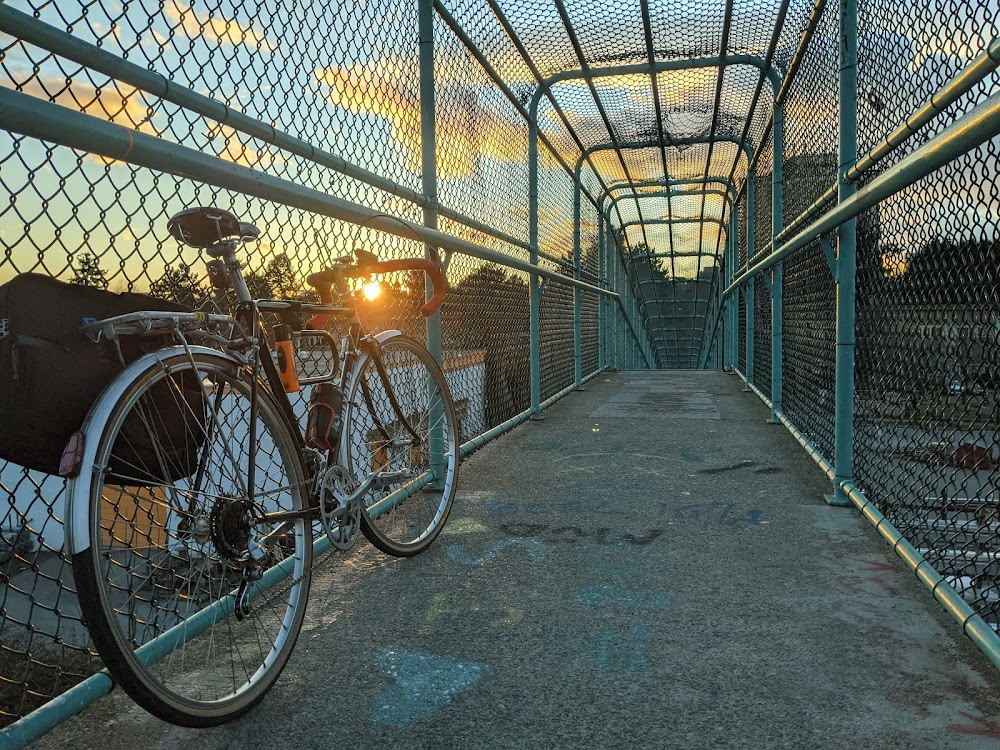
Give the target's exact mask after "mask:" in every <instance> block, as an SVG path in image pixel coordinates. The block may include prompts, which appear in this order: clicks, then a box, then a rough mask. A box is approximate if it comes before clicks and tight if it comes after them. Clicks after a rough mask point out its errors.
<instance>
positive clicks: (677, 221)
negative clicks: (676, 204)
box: [619, 216, 729, 238]
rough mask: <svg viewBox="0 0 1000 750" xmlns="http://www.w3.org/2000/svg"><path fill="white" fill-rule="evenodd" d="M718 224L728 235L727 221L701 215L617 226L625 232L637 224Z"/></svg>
mask: <svg viewBox="0 0 1000 750" xmlns="http://www.w3.org/2000/svg"><path fill="white" fill-rule="evenodd" d="M706 222H707V223H709V224H718V225H719V227H720V228H721V230H722V232H723V233H724V234H725V235H726V237H727V238H728V237H729V227H728V226H726V224H727V223H728V222H727V221H726V220H725V219H717V218H715V217H714V216H703V217H701V218H698V217H697V216H681V217H677V218H664V219H645V220H643V219H636V220H635V221H626V222H625V223H624V224H622V225H621V227H619V231H620V232H625V231H626V230H627V229H628V228H629V227H634V226H637V225H639V224H704V223H706Z"/></svg>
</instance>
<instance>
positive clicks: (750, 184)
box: [743, 174, 757, 387]
mask: <svg viewBox="0 0 1000 750" xmlns="http://www.w3.org/2000/svg"><path fill="white" fill-rule="evenodd" d="M755 177H756V175H753V174H750V175H748V176H747V264H748V265H749V263H750V259H752V258H753V256H754V243H755V241H756V236H755V235H756V233H757V223H756V212H757V206H756V197H757V196H756V191H757V188H756V185H755V181H754V178H755ZM755 301H756V299H755V297H754V285H753V279H750V283H748V284H747V290H746V295H745V298H744V300H743V304H744V305H745V306H746V311H747V321H746V339H747V340H746V366H745V373H746V381H747V387H750V386H751V385H753V358H754V345H753V344H754V341H753V336H754V306H755Z"/></svg>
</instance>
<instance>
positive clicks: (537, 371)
mask: <svg viewBox="0 0 1000 750" xmlns="http://www.w3.org/2000/svg"><path fill="white" fill-rule="evenodd" d="M574 184H576V185H579V184H580V181H579V180H576V182H575V183H574ZM528 233H529V237H528V243H529V244H530V245H531V253H530V255H529V258H528V260H529V262H530V263H531V264H532V265H538V125H537V124H535V123H534V122H532V123H530V124H529V133H528ZM528 286H529V294H530V298H529V308H530V309H529V312H528V346H529V349H530V361H531V364H530V381H531V382H530V386H529V387H530V391H531V409H532V412H533V415H534V419H535V420H542V419H544V417H543V416H542V407H541V400H542V363H541V301H542V289H541V284H539V281H538V277H537V276H536V275H535V274H531V275H530V276H529V277H528Z"/></svg>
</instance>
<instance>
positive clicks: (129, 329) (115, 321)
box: [83, 310, 236, 341]
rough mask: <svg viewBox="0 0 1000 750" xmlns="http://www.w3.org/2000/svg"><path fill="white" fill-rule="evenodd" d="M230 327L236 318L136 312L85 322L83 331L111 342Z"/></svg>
mask: <svg viewBox="0 0 1000 750" xmlns="http://www.w3.org/2000/svg"><path fill="white" fill-rule="evenodd" d="M234 325H236V319H235V318H233V317H232V316H230V315H215V314H209V313H202V312H168V311H164V310H140V311H139V312H131V313H126V314H125V315H116V316H114V317H113V318H104V319H102V320H95V321H93V322H92V323H86V324H85V325H84V326H83V331H84V333H86V334H87V336H88V337H90V338H91V339H92V340H94V341H102V340H110V341H113V340H115V339H116V338H118V337H119V336H135V335H139V334H143V333H151V332H153V331H159V330H163V329H169V330H172V331H174V330H181V331H188V330H193V329H210V328H216V327H219V326H234Z"/></svg>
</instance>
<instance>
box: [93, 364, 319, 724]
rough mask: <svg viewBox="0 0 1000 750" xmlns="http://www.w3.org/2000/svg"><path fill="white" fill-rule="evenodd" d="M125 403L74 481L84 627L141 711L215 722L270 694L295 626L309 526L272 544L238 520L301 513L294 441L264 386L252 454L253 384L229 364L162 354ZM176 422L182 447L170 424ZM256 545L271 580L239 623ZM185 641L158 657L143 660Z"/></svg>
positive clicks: (96, 433)
mask: <svg viewBox="0 0 1000 750" xmlns="http://www.w3.org/2000/svg"><path fill="white" fill-rule="evenodd" d="M193 386H201V388H200V393H201V398H200V399H198V398H197V397H195V398H193V399H192V398H191V396H190V392H191V389H192V387H193ZM185 388H187V389H188V392H187V393H185V391H184V389H185ZM122 393H123V395H122V396H121V397H120V398H119V399H118V401H117V403H115V404H114V406H113V407H112V408H111V409H110V410H105V411H104V413H106V414H107V416H106V417H95V416H94V414H93V413H92V416H91V417H90V419H91V423H89V424H88V425H87V428H86V430H87V436H88V438H89V439H94V440H99V441H100V442H99V444H98V448H97V452H96V457H95V460H94V463H93V466H91V467H83V471H81V473H80V476H79V477H78V478H77V479H76V480H74V481H86V482H89V483H90V492H89V495H88V497H89V500H90V507H89V509H88V510H89V549H85V550H83V551H80V552H77V553H76V554H75V555H74V556H73V574H74V578H75V580H76V584H77V590H78V594H79V598H80V606H81V609H82V611H83V616H84V620H85V622H86V623H87V627H88V629H89V631H90V635H91V637H92V638H93V641H94V644H95V645H96V647H97V650H98V653H99V654H100V656H101V658H102V660H103V661H104V663H105V665H106V666H107V668H108V670H109V671H110V672H111V675H112V677H113V678H114V679H115V681H116V682H117V683H118V684H120V685H121V686H122V687H123V688H124V689H125V691H126V692H127V693H128V694H129V695H130V696H131V697H132V698H133V699H134V700H135V701H136V703H138V704H139V705H140V706H142V707H143V708H144V709H146V710H147V711H149V712H150V713H152V714H154V715H155V716H158V717H159V718H161V719H164V720H166V721H169V722H171V723H174V724H179V725H182V726H189V727H209V726H215V725H218V724H222V723H225V722H227V721H230V720H232V719H235V718H236V717H238V716H240V715H241V714H243V713H245V712H246V711H248V710H249V709H250V708H252V707H253V706H254V705H255V704H256V703H257V702H258V701H260V700H261V699H262V698H263V697H264V695H265V694H266V693H267V691H268V690H269V689H270V687H271V686H272V685H273V684H274V681H275V680H276V679H277V678H278V676H279V675H280V673H281V671H282V669H283V668H284V666H285V664H286V662H287V660H288V658H289V656H290V655H291V652H292V650H293V648H294V645H295V640H296V638H297V636H298V633H299V630H300V628H301V626H302V621H303V617H304V615H305V609H306V602H307V599H308V591H309V582H310V571H311V566H312V552H313V549H312V538H311V524H309V523H308V522H306V521H304V520H301V519H300V520H295V521H291V522H286V523H285V524H282V525H281V526H280V527H277V531H275V536H274V539H273V540H271V542H267V540H265V539H264V538H263V534H264V533H266V532H267V531H268V529H266V528H264V527H262V526H259V525H257V526H255V525H253V524H252V523H250V521H249V520H248V519H250V518H251V517H252V513H253V512H254V511H255V510H266V511H276V510H300V509H302V508H304V507H305V506H306V503H307V497H306V491H305V490H304V487H305V481H304V477H303V469H302V466H301V460H300V456H299V452H298V445H297V442H296V441H295V439H294V437H293V436H292V435H290V434H289V432H288V428H287V427H286V425H285V422H284V421H283V418H282V415H281V413H280V411H279V406H278V405H277V404H276V403H275V401H274V400H273V397H272V396H271V395H270V394H269V393H268V392H267V391H266V390H264V389H263V387H262V386H261V387H259V388H258V391H257V417H256V420H255V422H256V432H257V434H256V440H255V443H256V444H255V445H250V440H249V438H250V409H249V402H250V377H249V374H248V372H247V370H246V368H245V367H241V366H239V365H238V364H237V363H236V362H235V361H233V360H231V359H229V358H228V357H224V356H221V355H213V354H210V353H205V352H194V353H191V358H190V359H189V356H188V354H186V353H181V354H173V355H166V356H164V357H162V358H160V359H158V360H156V361H154V362H152V363H151V364H150V366H149V367H148V368H146V369H144V370H143V371H142V372H140V373H139V374H138V375H137V376H135V377H134V379H133V380H132V381H131V383H129V385H128V386H127V387H126V388H125V389H124V390H123V391H122ZM168 396H169V397H168ZM192 402H193V404H194V405H192ZM178 414H180V415H181V417H180V418H181V420H182V422H183V425H184V437H183V438H178V437H177V435H176V431H175V433H174V434H171V433H170V430H169V429H168V428H167V427H165V425H170V424H176V423H177V422H176V419H177V417H178ZM199 415H200V416H199ZM95 419H96V421H97V423H94V420H95ZM171 420H175V421H174V422H171ZM137 421H138V423H141V424H142V425H143V429H144V430H145V432H146V439H148V440H149V441H150V443H151V444H152V446H153V449H154V454H155V460H150V461H148V462H145V463H143V465H142V466H136V465H135V463H142V461H141V460H139V459H136V456H137V455H142V453H141V451H140V450H139V449H138V448H137V447H136V446H135V444H134V443H137V442H139V439H138V438H136V435H137V432H136V431H135V430H134V429H132V428H134V427H135V425H136V424H137ZM199 431H200V432H199ZM130 442H131V443H132V444H130ZM188 442H190V443H193V444H194V445H195V446H196V447H197V446H200V447H198V448H197V450H198V453H197V455H198V460H197V462H196V464H197V467H198V469H197V471H196V472H194V474H193V475H190V476H186V477H180V478H177V477H176V475H177V473H178V469H177V466H176V461H175V460H174V458H175V457H176V456H177V455H179V451H180V446H181V444H182V443H188ZM188 447H190V446H188ZM123 455H127V456H128V458H127V459H123V458H122V456H123ZM248 456H253V458H254V463H255V472H254V487H255V492H254V497H255V499H254V504H253V506H251V505H250V504H249V501H248V500H247V499H246V498H247V496H248V494H249V493H248V492H247V490H246V488H247V487H248V486H249V484H248V481H247V479H248V473H249V472H248V471H247V457H248ZM129 461H131V462H133V463H132V464H130V463H129ZM99 467H105V468H103V469H102V468H99ZM188 468H190V467H188ZM157 476H160V477H168V476H169V477H170V478H169V479H166V478H164V479H163V480H162V481H159V482H157V481H156V479H157ZM270 530H271V531H274V529H270ZM251 539H254V540H255V543H257V542H258V540H259V543H258V551H259V555H260V556H261V557H260V566H261V569H262V572H263V569H264V568H266V572H264V580H262V581H261V582H260V583H259V584H257V583H254V584H251V585H250V587H249V589H248V592H249V594H250V596H251V598H250V601H249V606H248V612H246V613H245V614H243V615H242V617H237V616H236V612H235V608H234V606H233V602H234V601H235V596H234V591H235V592H236V593H238V592H239V591H241V590H242V588H241V585H242V582H243V581H244V577H243V575H242V573H241V571H242V569H243V567H242V566H243V564H244V563H246V560H247V558H248V557H252V556H253V555H252V553H251V550H252V548H253V546H254V545H253V544H251V542H250V540H251ZM241 560H242V562H241ZM279 564H280V567H279ZM265 584H271V585H270V586H269V588H266V589H264V588H263V586H264V585H265ZM199 628H200V630H199ZM165 633H168V635H166V636H165V637H163V638H160V640H158V641H156V643H155V644H154V645H152V646H148V645H147V644H150V643H152V642H153V641H154V639H156V638H157V637H158V636H164V634H165ZM185 636H187V637H185ZM180 638H184V640H183V642H181V643H177V644H176V645H175V647H174V648H173V649H172V650H170V651H169V652H168V653H165V654H163V655H159V654H155V653H151V652H152V651H157V650H166V648H165V645H166V644H169V642H170V641H172V640H174V641H179V640H180ZM143 646H147V648H146V649H143V650H142V651H141V652H140V651H138V649H140V647H143Z"/></svg>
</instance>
